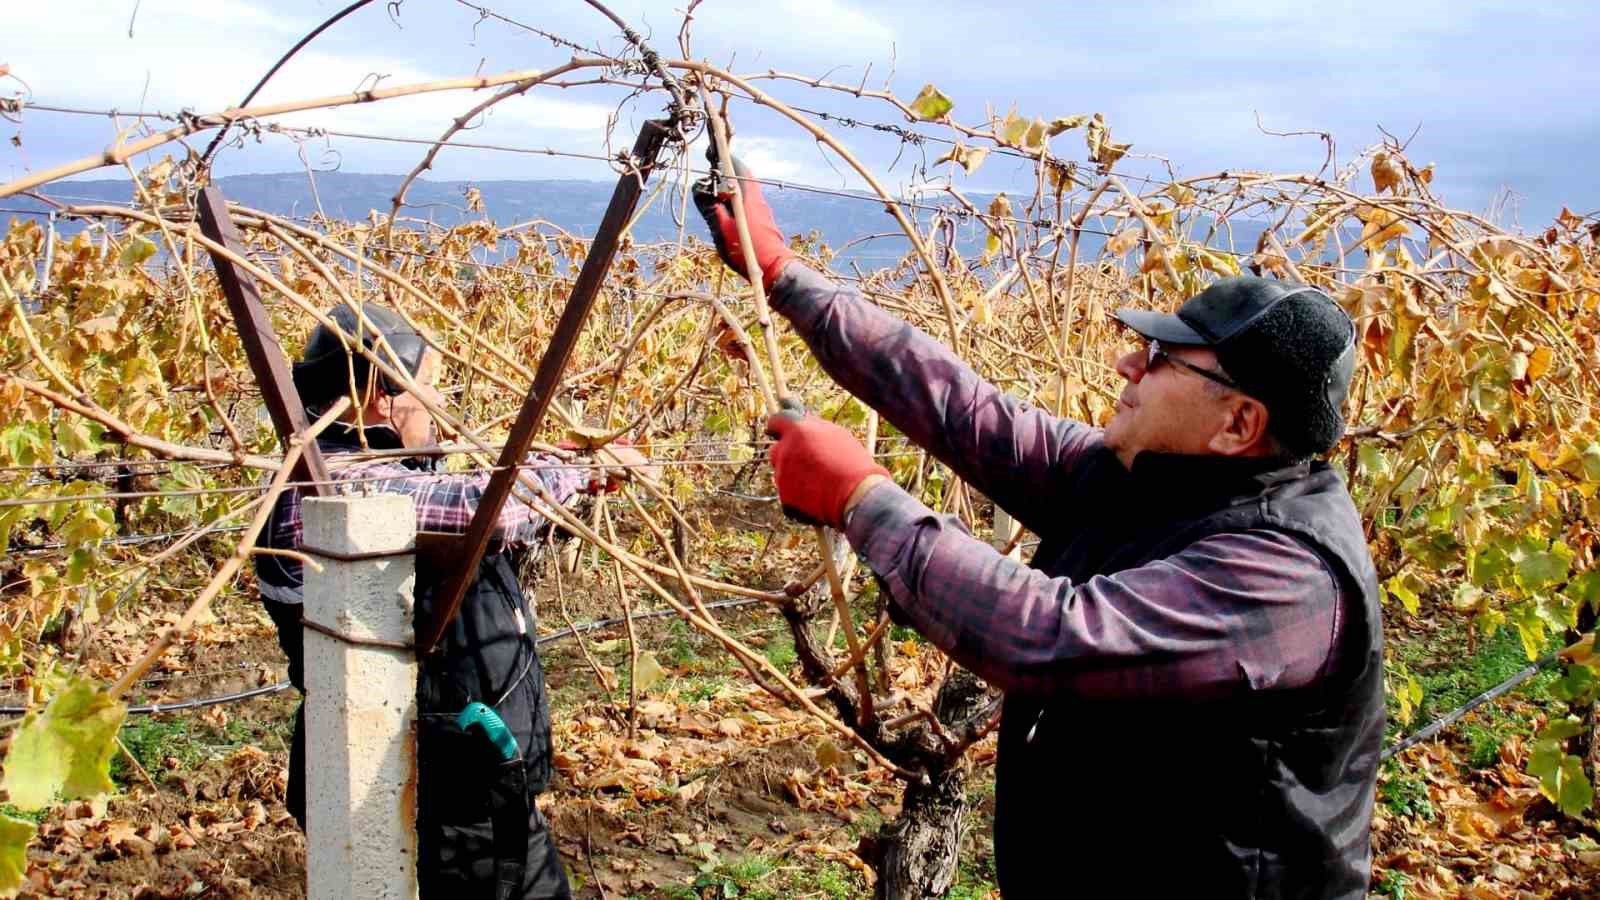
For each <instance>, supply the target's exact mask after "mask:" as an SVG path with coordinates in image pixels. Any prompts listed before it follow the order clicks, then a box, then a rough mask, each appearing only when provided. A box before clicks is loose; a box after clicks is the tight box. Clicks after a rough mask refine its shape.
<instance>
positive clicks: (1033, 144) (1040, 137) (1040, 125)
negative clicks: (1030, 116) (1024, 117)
mask: <svg viewBox="0 0 1600 900" xmlns="http://www.w3.org/2000/svg"><path fill="white" fill-rule="evenodd" d="M1046 127H1047V126H1046V125H1045V124H1044V120H1043V119H1040V118H1037V117H1035V118H1034V120H1033V124H1032V125H1029V126H1028V131H1027V133H1025V134H1023V136H1022V146H1023V147H1024V148H1026V149H1028V150H1038V149H1040V148H1042V147H1043V146H1044V141H1045V129H1046Z"/></svg>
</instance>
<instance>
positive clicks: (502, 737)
mask: <svg viewBox="0 0 1600 900" xmlns="http://www.w3.org/2000/svg"><path fill="white" fill-rule="evenodd" d="M456 727H458V728H460V729H461V730H462V731H473V730H474V729H476V730H477V731H480V732H482V733H483V736H484V737H486V738H488V739H489V743H491V744H493V745H494V747H495V749H496V750H499V751H500V759H501V760H503V761H506V762H509V761H511V760H513V759H516V758H517V737H516V735H514V734H512V733H511V729H509V728H507V727H506V723H505V720H503V719H501V718H500V714H499V713H497V712H495V711H494V710H493V709H491V708H490V707H489V706H488V705H487V704H484V703H468V704H467V708H466V709H463V710H462V711H461V714H460V715H458V716H456Z"/></svg>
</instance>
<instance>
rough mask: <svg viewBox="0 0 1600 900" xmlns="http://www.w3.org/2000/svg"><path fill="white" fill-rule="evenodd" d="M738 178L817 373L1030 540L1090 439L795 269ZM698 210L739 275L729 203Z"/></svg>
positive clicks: (759, 246) (1085, 430)
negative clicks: (1009, 518) (1022, 528)
mask: <svg viewBox="0 0 1600 900" xmlns="http://www.w3.org/2000/svg"><path fill="white" fill-rule="evenodd" d="M734 169H735V171H736V172H737V173H738V175H739V176H740V177H741V179H743V182H742V192H741V193H742V196H743V198H744V204H743V205H744V213H745V220H746V223H747V225H748V229H749V234H750V242H751V245H752V249H753V250H754V251H755V259H756V263H757V265H759V266H760V269H761V271H760V272H759V273H754V274H758V275H759V276H760V278H761V279H762V281H763V283H764V284H765V285H766V286H767V288H768V289H769V290H770V291H771V294H772V302H773V308H774V309H776V310H777V311H778V312H779V313H780V314H782V315H783V316H785V317H786V318H788V319H789V321H790V323H791V324H793V325H794V327H795V330H796V331H798V332H799V333H800V336H801V337H802V338H804V339H805V341H806V343H807V345H809V346H810V347H811V352H812V353H813V354H815V355H816V357H817V360H818V361H819V362H821V363H822V367H823V368H824V369H825V370H826V371H827V372H828V374H829V375H831V376H833V378H834V380H835V381H837V382H839V384H840V385H841V386H843V387H844V388H845V390H848V391H850V392H851V393H852V394H855V395H856V396H857V397H859V398H861V400H863V401H864V402H866V403H867V404H868V405H869V406H871V407H872V408H873V409H876V410H877V411H878V412H879V413H880V414H882V415H883V417H884V418H885V419H887V420H888V421H889V422H891V423H892V424H893V425H894V426H895V427H896V428H899V429H900V430H901V431H902V432H904V433H905V434H906V435H907V436H908V437H910V438H911V440H913V441H915V442H916V443H917V444H918V445H920V446H922V447H925V448H927V449H928V450H929V451H930V452H931V453H933V455H934V456H935V457H937V458H938V459H939V460H940V461H941V462H943V463H944V464H945V465H947V466H949V467H950V468H951V469H953V470H954V471H955V472H956V474H957V475H959V476H960V477H961V478H963V479H965V480H966V481H968V482H970V483H971V484H973V485H974V486H976V487H977V488H978V489H979V490H980V491H983V492H984V493H985V494H988V495H989V497H990V498H991V499H993V500H994V501H995V502H997V503H999V504H1000V506H1002V507H1003V508H1005V509H1006V510H1007V511H1009V512H1010V513H1011V514H1012V515H1014V516H1016V517H1017V518H1018V519H1019V520H1021V521H1022V522H1023V523H1024V524H1026V525H1028V526H1030V527H1032V528H1034V529H1035V530H1038V529H1039V528H1040V527H1041V526H1042V525H1043V524H1044V523H1045V521H1046V518H1045V513H1046V511H1047V510H1049V509H1050V508H1051V507H1052V505H1053V504H1054V503H1055V502H1056V500H1057V497H1056V496H1055V494H1056V486H1057V485H1060V484H1063V483H1064V481H1065V479H1064V475H1065V473H1066V471H1067V470H1068V469H1069V468H1070V467H1071V466H1072V464H1073V463H1074V462H1075V461H1076V460H1078V459H1079V458H1081V457H1082V456H1083V455H1084V454H1085V453H1086V452H1087V451H1088V450H1090V449H1092V448H1093V447H1094V446H1095V444H1096V443H1097V441H1098V432H1097V431H1095V430H1094V429H1091V428H1089V427H1087V426H1084V425H1082V424H1079V423H1076V422H1072V421H1070V420H1066V419H1059V418H1055V417H1053V416H1048V415H1045V414H1044V413H1043V412H1041V411H1040V410H1037V409H1030V408H1027V407H1025V406H1024V405H1023V404H1022V403H1021V402H1020V401H1018V400H1016V399H1015V398H1012V397H1008V396H1006V395H1005V393H1004V392H1002V391H1001V390H1000V389H998V388H996V387H995V386H994V385H992V384H989V383H988V382H986V381H984V380H983V379H981V378H979V377H978V374H977V373H976V372H974V371H973V370H972V369H971V368H969V367H968V366H967V365H966V364H965V363H963V362H962V361H961V360H960V358H958V357H957V356H956V355H955V354H954V353H952V352H951V351H950V350H949V349H948V348H946V347H944V346H943V345H941V344H940V343H939V342H938V341H935V340H934V339H933V338H931V337H929V336H928V335H926V334H924V333H922V332H921V331H918V330H917V329H915V328H912V327H911V326H910V325H907V324H906V323H904V322H901V321H900V320H898V319H896V318H894V317H893V316H891V315H889V314H888V313H886V312H884V311H883V310H881V309H878V308H877V307H875V306H873V305H872V304H870V303H868V302H867V301H866V299H865V298H863V297H862V296H861V294H860V293H859V292H858V291H856V290H854V289H851V288H846V287H842V286H840V285H839V284H836V283H835V282H833V281H831V280H829V279H828V278H826V277H824V276H822V275H820V274H818V273H817V272H814V271H812V270H811V269H808V268H806V267H805V266H803V265H801V264H800V263H798V262H796V261H795V255H794V252H793V251H791V250H790V249H789V247H788V245H787V244H786V243H785V242H784V239H783V233H782V232H781V231H779V230H778V226H777V223H776V222H775V221H773V218H772V210H771V209H770V208H769V207H768V206H767V201H766V199H765V198H764V197H763V196H762V193H761V184H760V182H758V181H755V180H754V179H750V178H748V172H747V171H746V170H745V169H744V167H743V166H742V165H740V164H739V162H738V160H735V161H734ZM694 200H695V206H696V207H697V208H698V209H699V210H700V213H701V215H702V216H704V217H705V220H706V224H707V225H708V226H709V227H710V229H711V238H712V240H713V241H714V242H715V243H716V245H717V251H718V253H719V255H720V256H721V257H722V260H723V262H724V263H726V264H727V265H728V266H729V267H731V268H732V269H733V270H734V271H736V272H740V273H741V274H742V273H744V270H745V262H744V251H743V249H742V246H741V245H740V243H739V231H738V228H737V227H736V224H735V222H734V216H733V197H732V192H731V190H730V191H723V190H721V189H720V186H719V185H718V184H717V183H716V182H715V181H714V180H705V181H701V182H698V183H696V184H695V189H694Z"/></svg>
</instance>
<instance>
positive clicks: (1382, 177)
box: [1372, 150, 1406, 194]
mask: <svg viewBox="0 0 1600 900" xmlns="http://www.w3.org/2000/svg"><path fill="white" fill-rule="evenodd" d="M1405 174H1406V172H1405V169H1403V168H1401V166H1400V161H1399V160H1398V159H1395V158H1394V157H1393V156H1390V155H1389V154H1388V153H1386V152H1384V151H1382V150H1379V151H1378V152H1377V153H1375V154H1373V157H1372V186H1373V188H1374V190H1376V191H1377V192H1378V193H1380V194H1381V193H1383V192H1384V191H1390V192H1391V193H1394V192H1398V190H1399V188H1400V183H1401V180H1402V179H1403V178H1405Z"/></svg>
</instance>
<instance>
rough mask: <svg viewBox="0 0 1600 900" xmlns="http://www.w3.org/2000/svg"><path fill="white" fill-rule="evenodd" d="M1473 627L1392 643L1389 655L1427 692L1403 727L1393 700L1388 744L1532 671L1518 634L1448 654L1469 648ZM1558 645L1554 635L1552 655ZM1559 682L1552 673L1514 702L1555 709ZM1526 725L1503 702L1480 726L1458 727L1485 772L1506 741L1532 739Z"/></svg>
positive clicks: (1482, 712)
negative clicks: (1461, 649) (1469, 650)
mask: <svg viewBox="0 0 1600 900" xmlns="http://www.w3.org/2000/svg"><path fill="white" fill-rule="evenodd" d="M1468 627H1471V626H1470V625H1468V624H1467V623H1462V624H1461V625H1460V626H1459V627H1457V628H1454V629H1452V630H1450V631H1446V632H1443V633H1441V634H1436V635H1434V636H1431V637H1429V638H1428V639H1426V640H1412V641H1405V640H1391V643H1390V647H1389V651H1390V653H1391V654H1392V655H1393V657H1394V658H1395V659H1396V660H1398V661H1399V662H1400V663H1402V664H1404V665H1405V666H1406V667H1407V668H1408V669H1410V671H1411V672H1412V674H1414V675H1415V676H1416V679H1417V682H1418V683H1419V684H1420V685H1421V686H1422V703H1421V704H1420V705H1419V706H1418V707H1417V709H1416V711H1415V713H1414V714H1413V716H1412V719H1411V721H1410V722H1409V723H1406V724H1404V725H1402V724H1401V723H1400V722H1399V721H1398V717H1397V715H1396V706H1395V704H1394V702H1393V700H1392V698H1391V700H1390V706H1389V727H1388V734H1387V736H1386V739H1385V743H1392V742H1393V741H1395V740H1396V739H1398V738H1399V737H1401V736H1403V735H1406V734H1409V733H1411V732H1413V731H1415V730H1417V729H1419V728H1422V727H1423V726H1425V725H1427V724H1428V723H1429V722H1431V721H1433V720H1434V719H1436V718H1438V717H1439V716H1442V715H1444V714H1445V713H1447V712H1450V711H1451V710H1454V709H1455V708H1456V707H1458V706H1460V705H1461V704H1463V703H1465V702H1467V701H1468V700H1470V699H1472V698H1473V697H1475V696H1477V695H1478V694H1480V693H1482V692H1483V691H1486V690H1488V689H1489V688H1492V687H1494V686H1495V685H1497V684H1499V683H1500V682H1502V681H1504V680H1506V679H1507V678H1510V677H1511V676H1512V675H1515V674H1516V673H1517V672H1519V671H1521V670H1522V669H1523V668H1524V667H1525V666H1527V665H1528V662H1529V660H1528V657H1527V654H1526V653H1524V652H1523V649H1522V642H1521V641H1520V640H1519V639H1518V637H1517V633H1516V630H1515V629H1513V628H1509V627H1505V628H1501V629H1499V630H1498V631H1496V632H1495V633H1494V634H1493V635H1492V636H1489V637H1486V638H1482V639H1481V640H1480V641H1479V642H1478V646H1477V648H1476V651H1475V652H1474V653H1473V654H1472V655H1470V656H1468V655H1466V654H1465V653H1464V652H1458V653H1450V652H1448V649H1449V648H1450V647H1454V646H1457V645H1462V646H1464V645H1465V642H1466V639H1465V630H1464V629H1465V628H1468ZM1559 641H1560V635H1553V636H1552V643H1551V644H1550V647H1549V648H1548V649H1554V648H1555V646H1557V644H1559ZM1560 676H1561V672H1560V669H1559V668H1552V669H1547V670H1545V671H1543V672H1541V673H1539V674H1538V675H1535V676H1534V677H1533V678H1532V679H1530V680H1529V681H1528V682H1526V683H1525V684H1522V685H1520V686H1518V687H1517V688H1516V690H1515V691H1513V692H1512V694H1511V695H1509V696H1511V697H1514V698H1516V699H1519V700H1522V701H1524V702H1527V701H1532V702H1535V703H1556V702H1558V701H1556V700H1555V698H1554V697H1553V695H1552V694H1551V693H1550V688H1551V686H1552V685H1554V684H1555V682H1556V681H1557V680H1559V678H1560ZM1526 720H1527V717H1526V716H1519V715H1517V714H1515V713H1513V712H1509V711H1508V710H1507V709H1506V707H1505V699H1500V700H1496V701H1491V702H1489V703H1487V704H1484V705H1483V706H1480V707H1478V709H1477V711H1476V715H1475V721H1473V722H1470V723H1468V724H1465V725H1459V726H1457V732H1456V733H1457V734H1459V735H1461V736H1462V737H1463V738H1465V739H1466V741H1467V744H1468V748H1469V752H1468V759H1469V760H1470V762H1471V764H1472V765H1473V766H1474V767H1477V768H1484V767H1488V766H1492V765H1494V764H1495V763H1496V762H1497V760H1498V756H1499V751H1500V745H1501V744H1502V743H1503V742H1504V741H1505V740H1506V739H1507V738H1509V737H1511V736H1512V735H1515V734H1527V733H1528V728H1527V725H1526Z"/></svg>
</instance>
